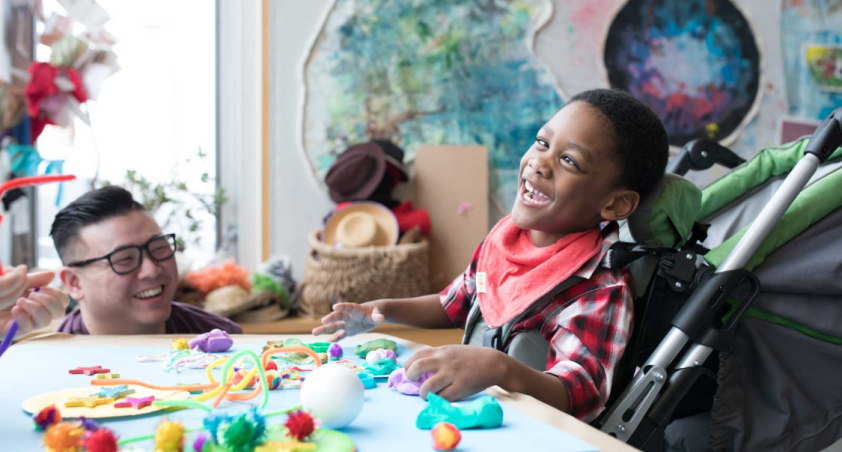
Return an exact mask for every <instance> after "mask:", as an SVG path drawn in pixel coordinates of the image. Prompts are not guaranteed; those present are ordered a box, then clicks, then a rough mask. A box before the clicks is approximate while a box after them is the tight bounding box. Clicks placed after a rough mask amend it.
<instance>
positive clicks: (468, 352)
mask: <svg viewBox="0 0 842 452" xmlns="http://www.w3.org/2000/svg"><path fill="white" fill-rule="evenodd" d="M507 357H508V356H507V355H505V354H503V353H502V352H500V351H497V350H495V349H492V348H486V347H476V346H471V345H446V346H444V347H435V348H425V349H423V350H421V351H418V352H415V353H413V354H412V356H410V357H409V359H408V360H406V364H405V365H404V368H405V369H406V376H407V377H408V378H409V379H410V380H413V381H418V379H419V378H421V375H423V374H425V373H428V372H431V373H433V374H434V375H433V376H431V377H430V378H428V379H427V380H426V381H425V382H424V384H422V385H421V392H420V394H419V395H420V396H421V397H422V398H423V399H424V400H427V394H429V393H434V394H438V395H439V396H441V397H443V398H445V399H446V400H448V401H451V402H453V401H455V400H459V399H462V398H465V397H468V396H470V395H473V394H476V393H478V392H480V391H483V390H485V389H486V388H488V387H489V386H494V385H499V384H501V383H502V382H503V380H504V379H505V377H506V369H507V367H506V358H507Z"/></svg>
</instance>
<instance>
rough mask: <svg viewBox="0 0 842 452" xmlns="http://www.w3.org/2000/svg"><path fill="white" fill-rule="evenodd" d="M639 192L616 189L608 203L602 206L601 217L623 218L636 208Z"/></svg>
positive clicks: (638, 201) (617, 219)
mask: <svg viewBox="0 0 842 452" xmlns="http://www.w3.org/2000/svg"><path fill="white" fill-rule="evenodd" d="M639 204H640V194H639V193H637V192H636V191H634V190H616V191H615V192H614V194H613V196H612V198H611V199H610V200H609V201H608V204H606V205H605V207H603V208H602V212H601V213H602V218H603V219H604V220H608V221H620V220H625V219H626V218H628V217H629V216H631V214H633V213H634V211H635V210H637V206H638V205H639Z"/></svg>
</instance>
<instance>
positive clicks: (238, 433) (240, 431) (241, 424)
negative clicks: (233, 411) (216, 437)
mask: <svg viewBox="0 0 842 452" xmlns="http://www.w3.org/2000/svg"><path fill="white" fill-rule="evenodd" d="M253 438H254V425H252V423H251V422H249V421H248V419H245V418H244V417H238V418H236V419H234V421H233V422H231V423H230V424H228V426H227V428H226V429H225V432H224V433H223V434H222V439H223V444H222V445H223V446H225V447H228V448H230V449H231V450H246V449H247V448H248V446H249V445H250V444H251V443H252V439H253Z"/></svg>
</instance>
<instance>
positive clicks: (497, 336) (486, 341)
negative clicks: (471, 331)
mask: <svg viewBox="0 0 842 452" xmlns="http://www.w3.org/2000/svg"><path fill="white" fill-rule="evenodd" d="M482 346H483V347H491V348H493V349H495V350H500V351H503V329H502V328H500V327H497V328H489V329H487V330H485V331H484V332H483V333H482Z"/></svg>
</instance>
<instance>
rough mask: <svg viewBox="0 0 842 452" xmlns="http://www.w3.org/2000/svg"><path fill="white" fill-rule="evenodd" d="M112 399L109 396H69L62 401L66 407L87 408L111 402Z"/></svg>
mask: <svg viewBox="0 0 842 452" xmlns="http://www.w3.org/2000/svg"><path fill="white" fill-rule="evenodd" d="M113 401H114V399H112V398H111V397H94V396H90V397H71V398H70V399H69V400H68V401H67V402H64V406H65V407H66V408H73V407H82V406H85V407H88V408H96V407H98V406H99V405H108V404H109V403H111V402H113Z"/></svg>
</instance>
